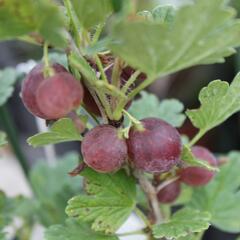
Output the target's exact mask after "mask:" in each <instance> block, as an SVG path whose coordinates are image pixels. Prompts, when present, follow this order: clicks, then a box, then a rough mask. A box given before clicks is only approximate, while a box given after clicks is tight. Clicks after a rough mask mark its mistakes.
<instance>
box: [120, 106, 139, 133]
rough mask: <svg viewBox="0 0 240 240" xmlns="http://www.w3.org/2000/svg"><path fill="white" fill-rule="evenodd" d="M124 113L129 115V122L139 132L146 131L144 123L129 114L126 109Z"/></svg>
mask: <svg viewBox="0 0 240 240" xmlns="http://www.w3.org/2000/svg"><path fill="white" fill-rule="evenodd" d="M123 113H124V114H125V115H127V117H128V118H129V120H130V121H131V122H132V123H133V125H134V126H135V127H136V128H137V129H138V130H139V131H142V130H144V127H143V125H142V123H141V122H140V121H139V120H137V119H136V118H135V117H133V116H132V115H131V114H130V113H129V112H127V111H126V110H125V109H123Z"/></svg>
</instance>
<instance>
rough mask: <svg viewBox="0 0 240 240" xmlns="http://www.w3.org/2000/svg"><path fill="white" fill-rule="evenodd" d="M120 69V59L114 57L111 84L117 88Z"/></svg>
mask: <svg viewBox="0 0 240 240" xmlns="http://www.w3.org/2000/svg"><path fill="white" fill-rule="evenodd" d="M120 71H121V64H120V59H119V58H116V59H115V61H114V65H113V71H112V85H113V86H115V87H117V88H119V87H120V75H121V73H120Z"/></svg>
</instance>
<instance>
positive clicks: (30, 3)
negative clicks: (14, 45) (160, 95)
mask: <svg viewBox="0 0 240 240" xmlns="http://www.w3.org/2000/svg"><path fill="white" fill-rule="evenodd" d="M0 39H1V40H3V41H4V40H12V39H15V40H19V41H24V42H27V43H29V44H36V45H38V46H40V47H42V49H43V58H42V60H41V61H39V62H38V63H37V64H36V66H35V67H34V68H33V69H32V70H31V71H30V72H29V73H27V74H26V76H21V77H20V78H23V81H22V89H21V93H20V96H21V99H22V102H23V104H24V105H25V107H26V109H27V110H28V111H29V112H30V113H31V114H32V115H34V116H35V117H38V118H41V119H44V120H45V121H46V125H47V126H48V127H49V131H48V132H40V133H37V134H36V135H34V136H32V137H29V138H28V140H27V142H28V143H29V144H30V145H31V146H33V147H41V146H45V145H48V144H57V143H63V142H69V141H78V142H79V153H78V154H68V155H67V156H65V157H63V159H62V160H61V161H59V163H58V164H57V165H56V166H52V167H49V166H47V165H46V164H44V163H43V162H42V163H41V164H38V165H37V166H36V167H35V168H33V169H32V170H31V171H30V173H29V181H30V183H31V187H32V189H33V193H34V199H25V198H8V197H7V196H5V195H4V193H1V195H0V214H1V215H0V230H1V232H0V239H5V237H6V231H5V227H6V226H7V225H8V224H10V223H11V221H12V220H13V217H14V216H19V217H21V218H22V219H23V222H24V224H23V226H24V227H25V230H21V231H20V230H19V231H18V232H17V234H19V235H18V237H19V236H20V237H19V239H27V238H26V234H27V233H28V234H29V232H30V231H31V228H32V227H33V223H34V222H39V223H41V224H42V225H43V226H45V235H44V239H46V240H59V239H61V240H70V239H71V240H80V239H82V240H85V239H87V238H88V239H96V240H98V239H99V240H104V239H106V240H107V239H108V240H118V239H122V237H123V236H136V237H135V239H138V236H139V235H143V236H146V239H177V240H187V239H188V240H200V239H202V236H203V234H204V231H205V230H207V229H208V228H209V226H210V225H212V226H214V227H216V228H218V229H220V230H223V231H226V232H230V233H238V232H240V205H239V201H240V194H239V187H240V174H239V169H240V161H239V160H240V159H239V158H240V155H239V153H238V152H231V153H229V154H228V155H227V156H225V157H224V161H221V160H219V158H218V156H216V155H214V154H213V153H211V152H210V151H209V150H208V149H207V148H205V147H203V146H199V143H198V141H199V140H200V138H201V137H203V136H204V135H205V134H207V133H208V132H209V131H210V130H211V129H213V128H214V127H217V126H218V125H220V124H221V123H223V122H224V121H225V120H227V119H228V118H229V117H230V116H231V115H233V114H234V113H236V112H238V111H239V110H240V75H239V74H237V75H236V77H235V78H234V79H233V81H232V83H231V84H228V83H227V82H225V81H222V80H214V81H212V82H210V83H209V84H208V85H207V86H206V87H204V88H203V89H202V90H201V91H200V93H199V101H200V106H199V108H197V109H193V110H186V111H185V112H184V106H183V104H182V103H181V102H180V101H178V100H176V99H165V100H162V101H159V100H158V99H157V97H156V96H154V95H153V94H150V93H147V92H146V91H144V89H146V88H147V87H148V86H149V85H150V84H152V83H153V82H154V81H155V80H157V79H159V78H161V77H163V76H166V75H169V74H172V73H175V72H177V71H179V70H182V69H186V68H189V67H191V66H195V65H201V64H213V63H221V62H223V61H224V59H225V58H226V57H228V56H230V55H232V54H234V52H235V48H237V47H238V46H240V20H239V19H237V18H236V12H235V10H234V9H233V8H231V7H230V4H229V1H226V0H211V1H210V0H196V1H193V2H192V3H191V4H187V5H184V6H181V7H178V8H176V7H174V6H171V5H160V6H156V7H155V8H154V9H153V10H148V11H140V12H138V11H137V1H130V0H63V1H62V2H61V1H49V0H38V1H34V0H24V1H18V0H3V1H0ZM50 52H51V53H50ZM53 52H55V53H56V52H57V53H58V55H57V57H55V58H54V60H52V58H51V54H52V53H53ZM55 56H56V55H55ZM60 59H64V60H63V61H60ZM18 77H19V76H18ZM0 79H1V81H2V83H1V89H0V93H2V92H1V91H2V89H3V93H2V94H0V104H3V103H4V102H6V99H7V98H8V97H9V96H10V95H11V92H12V90H13V84H14V82H15V80H16V79H17V73H16V71H14V69H6V70H2V71H1V74H0ZM14 79H15V80H14ZM162 81H164V80H162ZM137 96H138V97H137ZM135 97H137V99H135ZM186 117H187V118H189V120H190V121H191V123H192V125H193V126H194V127H196V128H197V129H198V133H197V134H196V136H195V137H193V138H192V139H188V140H186V139H185V138H183V136H181V135H180V133H179V131H178V128H179V127H181V126H182V124H183V122H184V121H185V118H186ZM183 139H185V140H183ZM0 144H1V145H3V144H6V136H5V134H4V133H0ZM69 175H70V176H71V177H70V176H69ZM80 185H81V186H82V187H81V188H80ZM131 214H135V215H136V216H137V217H138V218H139V219H141V220H142V221H143V223H144V227H143V228H142V229H139V230H138V231H135V232H125V233H118V229H119V228H120V227H121V226H122V225H123V224H124V223H125V222H126V221H127V219H128V218H129V216H130V215H131ZM137 234H138V235H137ZM24 236H25V238H24ZM27 236H29V235H27ZM21 237H22V238H21Z"/></svg>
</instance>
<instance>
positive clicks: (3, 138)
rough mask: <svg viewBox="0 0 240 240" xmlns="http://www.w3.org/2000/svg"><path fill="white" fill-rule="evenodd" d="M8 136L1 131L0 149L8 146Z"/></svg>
mask: <svg viewBox="0 0 240 240" xmlns="http://www.w3.org/2000/svg"><path fill="white" fill-rule="evenodd" d="M6 137H7V136H6V134H5V133H4V132H1V131H0V147H1V146H3V145H5V144H7V140H6Z"/></svg>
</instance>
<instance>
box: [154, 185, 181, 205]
mask: <svg viewBox="0 0 240 240" xmlns="http://www.w3.org/2000/svg"><path fill="white" fill-rule="evenodd" d="M180 192H181V184H180V181H175V182H172V183H170V184H168V185H167V186H166V187H164V188H163V189H161V190H160V191H159V192H158V194H157V198H158V201H159V202H161V203H172V202H174V201H175V200H176V199H177V197H178V196H179V195H180Z"/></svg>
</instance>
